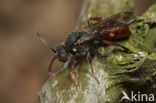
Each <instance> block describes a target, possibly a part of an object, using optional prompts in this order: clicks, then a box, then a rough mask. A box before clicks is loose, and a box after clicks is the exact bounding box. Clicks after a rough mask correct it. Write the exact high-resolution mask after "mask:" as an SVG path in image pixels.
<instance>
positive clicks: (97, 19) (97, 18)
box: [89, 17, 103, 21]
mask: <svg viewBox="0 0 156 103" xmlns="http://www.w3.org/2000/svg"><path fill="white" fill-rule="evenodd" d="M89 20H92V21H102V20H103V19H102V17H91V18H89Z"/></svg>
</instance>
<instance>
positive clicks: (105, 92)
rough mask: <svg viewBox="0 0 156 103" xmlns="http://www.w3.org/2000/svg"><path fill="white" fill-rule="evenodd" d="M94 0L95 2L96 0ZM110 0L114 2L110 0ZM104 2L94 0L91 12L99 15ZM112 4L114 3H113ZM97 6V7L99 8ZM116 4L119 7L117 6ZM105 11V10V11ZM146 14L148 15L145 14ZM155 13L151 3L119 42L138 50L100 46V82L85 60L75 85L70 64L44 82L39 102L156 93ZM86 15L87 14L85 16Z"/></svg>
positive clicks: (107, 102)
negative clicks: (127, 35) (94, 76)
mask: <svg viewBox="0 0 156 103" xmlns="http://www.w3.org/2000/svg"><path fill="white" fill-rule="evenodd" d="M91 1H92V2H93V1H94V0H91ZM97 1H98V0H97ZM117 1H120V0H117ZM125 1H126V0H125ZM120 2H121V1H120ZM126 2H128V1H126ZM89 3H91V2H89ZM95 3H96V2H95ZM105 3H106V2H105ZM107 3H108V4H109V3H111V2H110V1H107ZM107 3H106V4H105V5H107ZM112 3H113V2H112ZM101 4H104V1H103V2H102V0H99V2H98V3H97V4H96V5H95V4H93V5H94V8H93V7H92V6H93V5H92V6H91V7H90V9H89V10H90V11H89V12H92V11H93V13H91V14H94V15H95V16H96V15H100V13H101V11H99V9H100V10H101V9H103V8H102V5H101ZM129 4H131V3H129ZM89 5H91V4H89ZM109 5H111V4H109ZM125 5H126V4H125ZM96 6H98V7H96ZM113 6H115V4H114V5H113V4H112V7H113ZM124 7H125V8H126V7H127V6H123V5H122V6H120V8H119V10H117V11H120V9H123V8H124ZM130 7H131V6H130ZM88 8H89V7H87V10H88ZM96 8H98V10H97V12H96ZM104 8H105V6H104ZM114 8H117V7H116V6H115V7H113V9H114ZM94 9H95V10H94ZM106 11H107V10H106ZM106 11H103V12H104V13H105V12H106ZM96 13H99V14H96ZM87 14H89V13H87ZM102 14H103V13H102ZM145 15H148V16H146V17H145ZM151 15H152V16H151ZM153 15H156V6H152V7H151V8H150V9H149V10H148V11H147V12H146V13H145V14H144V16H143V17H138V18H137V21H136V22H135V23H134V24H132V25H131V26H130V29H131V32H132V34H131V36H130V37H129V38H128V39H127V40H124V41H120V44H122V45H124V46H126V47H127V48H129V49H130V50H132V51H134V52H136V53H138V54H131V53H126V52H125V51H124V50H123V49H122V48H119V47H110V46H108V47H103V48H99V50H98V51H99V53H97V55H96V56H95V58H93V66H94V68H95V75H96V76H97V78H98V79H99V81H100V84H99V85H98V84H97V82H96V80H95V79H94V78H93V76H92V75H91V69H90V66H89V64H88V63H87V62H86V60H84V61H83V63H82V64H81V65H78V67H77V68H76V69H75V75H74V77H75V80H76V87H74V86H73V82H72V79H71V73H70V69H69V68H70V65H69V67H68V68H65V69H64V70H62V71H60V72H58V73H56V75H55V76H53V77H51V78H49V80H48V81H47V82H46V83H45V84H44V85H43V88H42V90H41V92H40V94H39V98H40V102H41V103H120V102H121V101H120V100H121V97H122V91H123V90H124V91H125V92H127V93H129V92H130V91H141V92H143V93H154V94H156V87H155V86H154V85H155V83H156V82H155V77H156V47H155V45H156V26H153V27H151V25H152V24H153V23H154V22H153V21H154V18H153V19H150V18H152V17H153ZM91 16H92V15H91ZM85 17H86V15H85V14H84V16H83V17H82V18H85ZM147 19H148V20H147ZM80 24H82V25H83V24H84V25H85V23H84V21H81V23H80ZM71 62H72V60H71ZM69 64H70V63H69ZM153 91H154V92H153Z"/></svg>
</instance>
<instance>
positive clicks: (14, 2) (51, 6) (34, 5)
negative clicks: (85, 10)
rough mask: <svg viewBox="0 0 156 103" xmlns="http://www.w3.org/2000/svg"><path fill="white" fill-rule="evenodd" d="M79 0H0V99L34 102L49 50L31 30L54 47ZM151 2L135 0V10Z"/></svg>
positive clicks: (70, 26) (45, 73) (10, 102)
mask: <svg viewBox="0 0 156 103" xmlns="http://www.w3.org/2000/svg"><path fill="white" fill-rule="evenodd" d="M82 1H83V0H0V103H38V99H37V94H38V92H39V91H40V89H41V87H42V85H43V83H44V82H45V81H46V80H47V79H48V65H49V62H50V60H51V58H52V56H53V53H51V51H50V50H49V49H48V48H47V47H45V46H44V45H43V43H42V42H41V41H40V40H39V39H38V38H37V37H36V35H35V30H38V31H39V32H40V33H41V35H43V36H44V37H45V38H46V39H47V41H48V42H49V44H51V45H52V46H53V47H56V46H57V45H58V44H59V43H62V42H63V41H64V38H65V37H66V36H67V35H68V34H69V33H70V32H71V31H73V30H74V28H75V25H76V22H77V19H78V15H79V12H80V8H81V4H82ZM143 1H145V2H143ZM153 2H156V1H155V0H136V2H135V9H134V12H135V14H136V15H141V14H142V13H143V12H144V10H146V9H147V8H148V6H149V5H150V4H151V3H153ZM57 66H58V65H57V63H56V64H55V66H54V68H55V69H58V68H59V67H57Z"/></svg>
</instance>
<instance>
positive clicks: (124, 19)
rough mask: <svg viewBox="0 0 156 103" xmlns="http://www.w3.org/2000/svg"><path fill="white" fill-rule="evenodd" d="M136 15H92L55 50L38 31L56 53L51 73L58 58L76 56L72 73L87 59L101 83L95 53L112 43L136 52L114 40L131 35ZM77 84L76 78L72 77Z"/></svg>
mask: <svg viewBox="0 0 156 103" xmlns="http://www.w3.org/2000/svg"><path fill="white" fill-rule="evenodd" d="M135 20H136V17H135V16H133V14H132V12H121V13H118V14H115V15H113V16H111V17H108V18H106V19H103V18H101V17H91V18H89V20H88V25H89V26H88V27H86V28H83V29H82V30H80V31H75V32H72V33H71V34H70V35H69V36H68V37H67V38H66V40H65V42H64V44H62V45H59V46H58V47H57V49H56V50H55V49H54V48H52V47H51V46H50V45H49V44H48V43H47V42H46V41H45V39H44V38H43V37H42V36H41V35H40V34H39V33H38V32H36V34H37V35H38V37H39V38H40V39H41V40H42V41H43V42H44V43H45V44H46V45H47V46H48V47H49V48H50V49H51V50H52V51H53V52H54V53H55V54H56V55H55V56H54V57H53V58H52V60H51V62H50V65H49V73H50V74H53V72H52V66H53V63H54V61H55V60H56V59H57V58H58V59H59V61H60V62H63V63H65V62H67V61H68V59H69V57H70V56H73V57H75V60H73V63H72V65H71V73H72V74H73V73H74V69H75V68H76V66H77V65H78V64H79V63H80V62H81V61H82V60H83V59H85V58H86V59H87V61H88V63H89V64H90V67H91V71H92V76H93V77H94V78H95V80H96V81H97V83H100V82H99V80H98V79H97V77H96V76H95V73H94V68H93V66H92V56H93V55H94V54H95V52H96V50H97V48H99V47H101V46H104V45H110V46H117V47H121V48H123V49H124V50H125V51H127V52H128V53H134V52H132V51H131V50H129V49H128V48H127V47H125V46H123V45H121V44H119V43H117V42H115V41H113V40H116V39H121V38H125V37H129V36H130V35H131V32H130V29H129V25H130V24H132V23H134V22H135ZM92 21H96V23H92ZM72 80H73V83H74V84H75V80H74V78H72Z"/></svg>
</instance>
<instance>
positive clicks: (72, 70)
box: [71, 60, 77, 86]
mask: <svg viewBox="0 0 156 103" xmlns="http://www.w3.org/2000/svg"><path fill="white" fill-rule="evenodd" d="M76 65H77V60H74V61H73V63H72V66H71V78H72V81H73V85H74V86H76V82H75V79H74V69H75V68H76Z"/></svg>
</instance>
